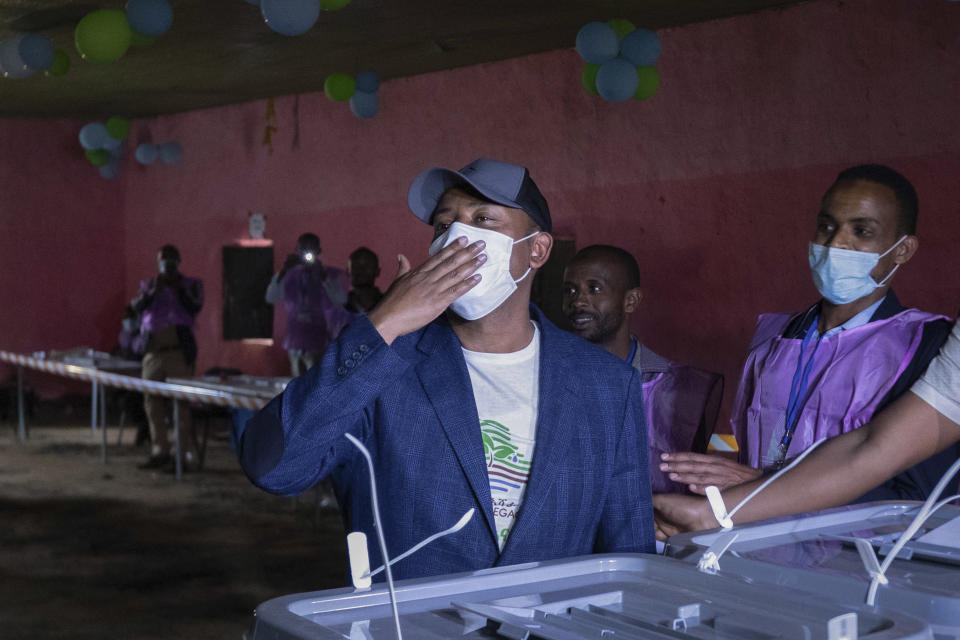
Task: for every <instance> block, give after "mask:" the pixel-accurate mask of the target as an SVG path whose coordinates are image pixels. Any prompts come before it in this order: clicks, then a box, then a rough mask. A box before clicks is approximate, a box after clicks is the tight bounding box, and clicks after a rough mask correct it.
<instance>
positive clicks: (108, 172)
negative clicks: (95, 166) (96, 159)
mask: <svg viewBox="0 0 960 640" xmlns="http://www.w3.org/2000/svg"><path fill="white" fill-rule="evenodd" d="M119 172H120V171H119V169H117V165H116V164H115V163H113V162H108V163H107V164H105V165H103V166H102V167H100V177H101V178H103V179H104V180H113V179H114V178H116V177H117V174H118V173H119Z"/></svg>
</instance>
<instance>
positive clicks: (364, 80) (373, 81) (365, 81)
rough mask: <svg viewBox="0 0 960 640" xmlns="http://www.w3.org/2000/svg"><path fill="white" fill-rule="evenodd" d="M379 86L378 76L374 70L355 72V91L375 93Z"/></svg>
mask: <svg viewBox="0 0 960 640" xmlns="http://www.w3.org/2000/svg"><path fill="white" fill-rule="evenodd" d="M379 88H380V76H378V75H377V72H376V71H361V72H360V73H358V74H357V91H363V92H364V93H376V92H377V89H379Z"/></svg>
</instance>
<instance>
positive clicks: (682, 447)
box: [562, 244, 723, 493]
mask: <svg viewBox="0 0 960 640" xmlns="http://www.w3.org/2000/svg"><path fill="white" fill-rule="evenodd" d="M642 299H643V292H642V291H641V290H640V269H639V267H638V266H637V261H636V260H635V259H634V257H633V256H632V255H630V253H629V252H627V251H624V250H623V249H620V248H619V247H613V246H609V245H599V244H597V245H592V246H589V247H586V248H585V249H581V250H580V252H579V253H577V255H575V256H574V257H573V260H571V261H570V264H569V265H567V268H566V269H565V270H564V272H563V302H562V307H563V313H564V315H566V316H567V319H568V320H570V323H571V325H572V326H573V333H575V334H577V335H578V336H580V337H581V338H585V339H586V340H588V341H590V342H592V343H594V344H596V345H598V346H601V347H603V348H604V349H606V350H607V351H609V352H610V353H612V354H613V355H615V356H617V357H618V358H620V359H622V360H626V361H627V362H629V363H630V364H631V365H633V367H634V368H635V369H637V370H638V371H639V372H640V374H641V381H642V386H641V393H642V396H643V406H644V417H645V419H646V420H645V422H646V428H647V441H648V443H649V460H650V484H651V487H652V489H653V491H654V492H655V493H666V492H674V491H683V490H684V488H685V487H684V485H683V484H678V483H676V482H673V481H671V480H670V479H669V478H668V477H667V474H665V473H663V472H661V471H659V464H658V463H659V461H660V454H662V453H664V452H668V451H704V450H705V449H706V445H707V439H708V438H709V437H710V433H711V432H712V431H713V427H714V424H715V423H716V421H717V411H718V410H719V408H720V399H721V398H722V396H723V376H721V375H719V374H716V373H710V372H708V371H701V370H700V369H696V368H694V367H688V366H683V365H679V364H677V363H675V362H671V361H670V360H667V359H666V358H664V357H662V356H659V355H657V354H656V353H654V352H653V351H651V350H650V349H648V348H647V347H646V346H644V345H643V344H642V343H641V342H640V340H638V339H637V337H636V336H634V335H632V334H631V333H630V316H631V314H633V313H634V312H635V311H636V310H637V309H638V308H639V307H640V302H641V301H642Z"/></svg>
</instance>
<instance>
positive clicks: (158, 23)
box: [126, 0, 173, 38]
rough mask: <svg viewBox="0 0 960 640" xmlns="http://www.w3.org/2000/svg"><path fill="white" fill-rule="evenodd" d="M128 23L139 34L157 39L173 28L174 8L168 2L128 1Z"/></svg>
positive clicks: (165, 0)
mask: <svg viewBox="0 0 960 640" xmlns="http://www.w3.org/2000/svg"><path fill="white" fill-rule="evenodd" d="M126 11H127V22H129V23H130V28H131V29H133V30H134V31H136V32H137V33H139V34H141V35H145V36H150V37H152V38H155V37H156V36H162V35H163V34H165V33H166V32H167V31H169V30H170V27H171V26H173V8H172V7H171V6H170V3H169V2H167V0H127V6H126Z"/></svg>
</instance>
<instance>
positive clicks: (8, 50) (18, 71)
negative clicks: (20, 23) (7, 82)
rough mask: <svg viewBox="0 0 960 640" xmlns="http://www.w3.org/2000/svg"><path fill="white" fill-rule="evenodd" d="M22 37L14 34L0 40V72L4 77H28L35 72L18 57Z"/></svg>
mask: <svg viewBox="0 0 960 640" xmlns="http://www.w3.org/2000/svg"><path fill="white" fill-rule="evenodd" d="M24 37H25V36H23V35H22V34H21V35H16V36H13V37H12V38H8V39H6V40H3V41H2V42H0V74H3V77H4V78H29V77H30V76H32V75H33V74H34V73H35V72H34V70H33V69H31V68H30V67H28V66H27V65H26V63H25V62H24V61H23V59H22V58H20V43H21V42H22V41H23V39H24Z"/></svg>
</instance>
